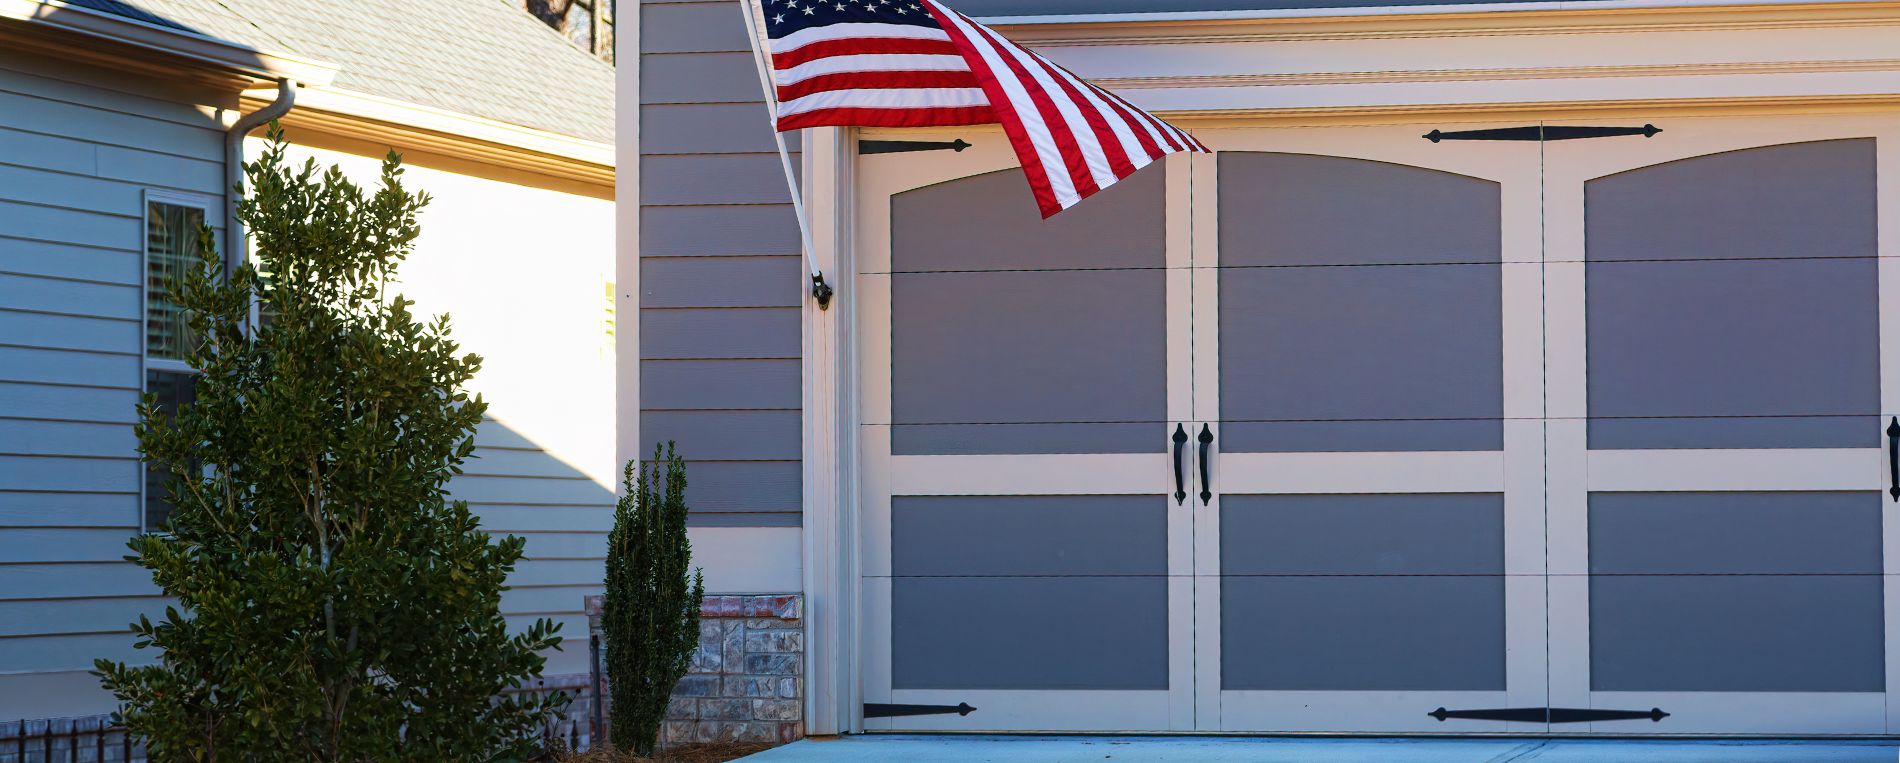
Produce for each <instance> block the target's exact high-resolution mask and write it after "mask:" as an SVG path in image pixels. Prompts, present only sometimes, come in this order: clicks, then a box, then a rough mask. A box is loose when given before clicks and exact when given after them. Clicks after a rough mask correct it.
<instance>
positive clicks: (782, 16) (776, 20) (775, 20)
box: [772, 13, 785, 24]
mask: <svg viewBox="0 0 1900 763" xmlns="http://www.w3.org/2000/svg"><path fill="white" fill-rule="evenodd" d="M772 23H774V24H783V23H785V14H783V13H781V14H779V15H777V16H773V17H772Z"/></svg>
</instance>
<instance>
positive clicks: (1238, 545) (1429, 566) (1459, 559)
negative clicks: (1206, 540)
mask: <svg viewBox="0 0 1900 763" xmlns="http://www.w3.org/2000/svg"><path fill="white" fill-rule="evenodd" d="M1220 543H1221V557H1220V563H1221V574H1223V575H1501V574H1503V573H1504V497H1503V496H1501V495H1497V494H1467V493H1446V494H1434V495H1227V496H1223V497H1222V498H1221V515H1220Z"/></svg>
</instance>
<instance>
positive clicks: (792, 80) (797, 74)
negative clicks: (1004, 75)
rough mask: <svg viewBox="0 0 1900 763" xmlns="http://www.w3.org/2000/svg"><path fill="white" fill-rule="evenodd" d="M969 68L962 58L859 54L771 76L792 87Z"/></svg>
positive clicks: (810, 64) (803, 65)
mask: <svg viewBox="0 0 1900 763" xmlns="http://www.w3.org/2000/svg"><path fill="white" fill-rule="evenodd" d="M969 70H970V65H969V64H968V63H966V62H964V60H963V57H962V56H949V55H945V56H929V55H921V54H917V53H861V54H858V55H853V56H827V57H825V58H820V59H818V60H816V61H806V62H805V63H802V64H799V65H797V66H794V67H792V68H790V69H780V70H778V71H777V72H776V73H774V74H773V75H772V80H773V81H774V82H775V83H777V84H778V85H780V86H781V87H782V86H785V85H793V84H797V83H799V82H803V81H805V80H808V79H811V78H813V77H818V76H823V75H826V74H838V73H841V72H967V71H969Z"/></svg>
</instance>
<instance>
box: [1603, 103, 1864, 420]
mask: <svg viewBox="0 0 1900 763" xmlns="http://www.w3.org/2000/svg"><path fill="white" fill-rule="evenodd" d="M1874 165H1875V161H1874V142H1873V141H1872V140H1871V139H1856V140H1833V141H1818V142H1811V143H1795V144H1787V145H1779V146H1767V147H1762V148H1754V149H1747V150H1742V151H1730V152H1726V153H1719V154H1711V155H1708V156H1700V157H1695V158H1691V159H1684V160H1680V161H1675V162H1669V163H1665V164H1659V165H1655V166H1651V167H1644V168H1640V169H1635V170H1630V171H1628V172H1623V173H1619V174H1616V175H1610V176H1607V177H1602V178H1598V179H1596V180H1592V181H1590V182H1588V183H1586V184H1585V207H1586V210H1585V211H1586V215H1585V226H1586V241H1585V243H1586V254H1585V257H1586V259H1587V260H1588V265H1587V266H1586V273H1585V277H1586V279H1587V284H1586V289H1585V292H1586V295H1587V296H1586V299H1587V311H1588V318H1587V320H1588V326H1587V331H1588V368H1589V409H1590V416H1591V417H1592V420H1591V422H1590V427H1589V438H1590V447H1592V448H1599V449H1606V448H1635V449H1640V448H1863V447H1877V446H1878V445H1879V444H1880V423H1879V421H1878V420H1877V419H1875V418H1874V417H1875V416H1877V415H1878V413H1879V403H1880V399H1879V299H1880V296H1879V278H1878V273H1877V270H1878V267H1877V264H1876V263H1877V260H1875V259H1874V256H1875V255H1876V254H1877V249H1876V243H1877V238H1878V233H1879V229H1878V225H1877V221H1876V217H1877V215H1876V210H1875V203H1876V193H1875V187H1874Z"/></svg>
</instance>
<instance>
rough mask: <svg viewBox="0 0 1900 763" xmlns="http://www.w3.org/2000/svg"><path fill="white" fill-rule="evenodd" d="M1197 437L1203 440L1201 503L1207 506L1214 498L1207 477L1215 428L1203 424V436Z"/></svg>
mask: <svg viewBox="0 0 1900 763" xmlns="http://www.w3.org/2000/svg"><path fill="white" fill-rule="evenodd" d="M1195 439H1197V440H1199V441H1200V442H1201V505H1202V506H1206V505H1207V502H1208V501H1211V500H1213V499H1214V490H1213V488H1212V486H1210V485H1209V484H1208V479H1207V446H1209V445H1213V444H1214V430H1212V429H1208V428H1207V425H1206V424H1202V425H1201V436H1200V437H1197V438H1195Z"/></svg>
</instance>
